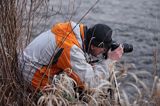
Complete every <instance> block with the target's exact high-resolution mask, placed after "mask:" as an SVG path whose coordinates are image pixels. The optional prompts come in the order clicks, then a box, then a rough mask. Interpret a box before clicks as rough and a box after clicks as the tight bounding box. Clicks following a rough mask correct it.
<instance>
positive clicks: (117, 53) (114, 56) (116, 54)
mask: <svg viewBox="0 0 160 106" xmlns="http://www.w3.org/2000/svg"><path fill="white" fill-rule="evenodd" d="M122 55H123V47H122V45H120V46H119V47H118V48H116V49H115V50H113V51H111V50H109V51H108V58H109V59H111V60H116V61H118V60H120V59H121V57H122Z"/></svg>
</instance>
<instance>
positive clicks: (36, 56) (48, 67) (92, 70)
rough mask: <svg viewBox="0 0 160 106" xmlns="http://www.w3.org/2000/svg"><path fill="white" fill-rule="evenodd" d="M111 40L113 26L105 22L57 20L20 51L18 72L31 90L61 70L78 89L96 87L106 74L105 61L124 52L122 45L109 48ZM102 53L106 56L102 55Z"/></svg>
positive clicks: (118, 56) (106, 76)
mask: <svg viewBox="0 0 160 106" xmlns="http://www.w3.org/2000/svg"><path fill="white" fill-rule="evenodd" d="M111 43H112V29H111V28H110V27H109V26H107V25H104V24H96V25H94V26H93V27H91V28H87V26H85V25H83V24H77V23H74V22H65V23H58V24H55V25H54V26H53V27H52V28H51V29H50V30H48V31H46V32H43V33H42V34H40V35H39V36H37V37H36V38H35V39H34V40H33V41H32V42H31V43H30V44H29V45H28V46H27V47H26V48H25V49H24V50H23V52H22V53H21V55H20V56H19V61H20V65H21V73H22V75H23V78H24V80H25V82H26V84H27V85H29V86H32V87H33V88H34V89H42V88H43V87H44V86H46V85H47V84H49V83H50V79H52V78H53V76H54V75H56V74H59V73H60V72H62V71H64V72H66V73H67V74H68V76H69V77H71V78H72V79H74V80H75V81H76V83H77V86H78V87H79V88H82V89H84V88H85V87H88V86H89V87H96V86H97V85H98V84H99V83H100V82H101V80H104V79H107V78H108V77H109V70H108V66H107V64H106V61H107V60H108V59H113V60H119V59H120V58H121V56H122V54H123V48H122V47H121V46H119V47H118V48H117V49H115V50H114V51H110V48H111ZM103 53H106V54H107V58H103V56H102V55H101V54H103ZM55 54H56V55H55ZM53 55H54V59H52V57H53ZM99 58H101V59H100V60H99ZM53 60H54V61H53ZM67 69H71V70H72V71H69V70H67ZM97 79H98V80H97Z"/></svg>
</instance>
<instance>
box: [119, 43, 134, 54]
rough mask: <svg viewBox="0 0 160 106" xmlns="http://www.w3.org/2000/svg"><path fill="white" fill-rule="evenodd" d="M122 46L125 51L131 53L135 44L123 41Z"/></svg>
mask: <svg viewBox="0 0 160 106" xmlns="http://www.w3.org/2000/svg"><path fill="white" fill-rule="evenodd" d="M122 47H123V51H124V53H130V52H132V51H133V45H131V44H127V43H123V44H122Z"/></svg>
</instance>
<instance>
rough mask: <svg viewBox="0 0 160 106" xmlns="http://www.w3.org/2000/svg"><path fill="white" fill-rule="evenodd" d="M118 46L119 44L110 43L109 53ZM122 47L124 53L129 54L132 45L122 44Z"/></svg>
mask: <svg viewBox="0 0 160 106" xmlns="http://www.w3.org/2000/svg"><path fill="white" fill-rule="evenodd" d="M119 45H120V44H119V43H116V42H112V44H111V51H113V50H115V49H116V48H118V47H119ZM122 47H123V51H124V53H130V52H132V51H133V45H131V44H127V43H123V44H122Z"/></svg>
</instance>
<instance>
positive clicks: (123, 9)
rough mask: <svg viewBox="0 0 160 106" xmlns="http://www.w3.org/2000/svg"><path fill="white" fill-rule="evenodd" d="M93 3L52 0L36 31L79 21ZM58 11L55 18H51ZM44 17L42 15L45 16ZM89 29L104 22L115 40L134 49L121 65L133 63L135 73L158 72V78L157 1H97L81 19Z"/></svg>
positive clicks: (159, 20)
mask: <svg viewBox="0 0 160 106" xmlns="http://www.w3.org/2000/svg"><path fill="white" fill-rule="evenodd" d="M95 2H96V0H57V1H56V0H54V1H50V3H49V10H48V13H47V16H48V20H47V22H45V23H42V24H41V25H40V26H39V28H41V27H45V28H46V29H47V28H50V27H51V26H52V25H53V24H55V23H56V22H59V21H67V20H70V19H71V20H73V21H76V22H77V21H79V20H80V18H81V17H82V16H83V15H84V14H85V13H86V11H88V9H89V8H90V7H91V6H92V5H93V4H94V3H95ZM57 11H58V15H54V14H55V13H56V12H57ZM44 14H45V13H44ZM82 23H85V24H86V25H88V26H91V25H94V24H96V23H104V24H107V25H109V26H111V27H112V28H113V29H114V35H113V36H114V39H115V40H117V41H118V42H120V43H123V42H127V43H131V44H133V46H134V51H133V52H132V53H130V54H125V55H124V56H123V58H122V60H121V62H125V63H133V64H135V65H136V68H137V70H147V71H149V72H151V73H153V71H154V67H155V65H154V51H155V50H156V51H157V57H156V59H157V71H158V73H159V75H160V0H99V2H98V3H97V4H96V6H95V7H94V8H93V9H92V10H91V11H90V12H89V14H87V15H86V16H85V18H84V19H83V20H82Z"/></svg>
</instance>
